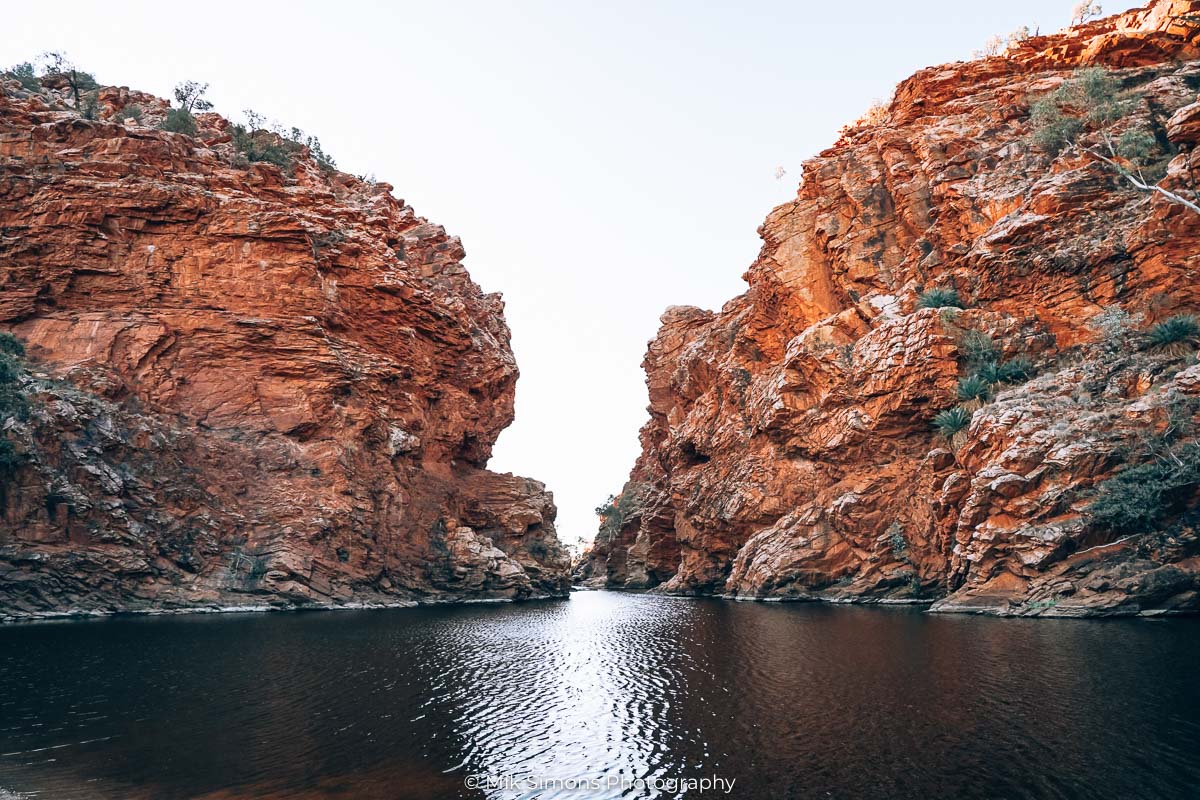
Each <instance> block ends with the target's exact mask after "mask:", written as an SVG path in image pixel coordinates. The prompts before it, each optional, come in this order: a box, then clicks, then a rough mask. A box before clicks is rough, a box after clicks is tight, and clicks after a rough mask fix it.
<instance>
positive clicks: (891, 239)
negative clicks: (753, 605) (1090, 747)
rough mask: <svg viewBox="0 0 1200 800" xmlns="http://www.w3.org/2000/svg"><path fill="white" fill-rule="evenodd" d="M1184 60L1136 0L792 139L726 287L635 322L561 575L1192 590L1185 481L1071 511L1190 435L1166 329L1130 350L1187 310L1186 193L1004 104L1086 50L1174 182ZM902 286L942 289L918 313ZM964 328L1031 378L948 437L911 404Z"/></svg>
mask: <svg viewBox="0 0 1200 800" xmlns="http://www.w3.org/2000/svg"><path fill="white" fill-rule="evenodd" d="M1197 58H1200V3H1196V2H1181V1H1180V0H1161V1H1160V2H1154V3H1151V4H1150V5H1149V6H1147V7H1146V8H1143V9H1138V10H1135V11H1131V12H1128V13H1125V14H1122V15H1119V16H1116V17H1111V18H1108V19H1104V20H1098V21H1096V22H1092V23H1088V24H1086V25H1082V26H1079V27H1075V28H1072V29H1069V30H1068V31H1066V32H1064V33H1061V34H1057V35H1054V36H1044V37H1036V38H1031V39H1027V40H1025V41H1022V42H1019V43H1017V44H1016V45H1015V46H1013V47H1012V48H1010V49H1009V50H1008V51H1007V52H1005V53H1004V54H1002V55H999V56H994V57H988V58H983V59H980V60H976V61H972V62H969V63H956V64H950V65H945V66H939V67H933V68H929V69H926V70H922V71H921V72H918V73H917V74H916V75H914V76H913V77H911V78H909V79H908V80H906V81H904V82H903V83H902V84H900V86H899V87H898V88H897V91H896V94H895V97H894V99H893V101H892V102H891V104H890V105H889V106H888V107H887V108H886V109H883V110H880V111H879V112H878V113H875V114H872V115H871V117H870V118H868V119H864V120H862V121H860V122H859V123H858V124H856V125H854V126H852V127H850V128H848V129H847V130H846V131H845V132H844V135H843V136H842V138H841V139H840V140H839V141H838V142H837V144H836V145H834V146H833V147H832V148H831V149H829V150H827V151H825V152H823V153H821V154H820V155H819V156H817V157H816V158H813V159H811V160H810V161H808V162H807V163H806V164H805V167H804V174H803V180H802V183H801V185H800V188H799V191H798V194H797V196H796V198H795V200H793V201H791V202H788V203H785V204H784V205H782V206H780V207H778V208H776V209H775V210H774V211H772V212H771V214H770V215H769V216H768V217H767V220H766V222H765V223H764V224H763V226H762V227H761V228H760V230H759V233H760V235H761V236H762V239H763V247H762V252H761V254H760V256H759V257H758V259H757V260H756V261H755V262H754V264H752V265H751V267H750V269H749V271H748V272H747V273H746V275H745V279H746V281H747V283H748V284H749V287H748V290H747V292H746V293H745V294H743V295H742V296H740V297H738V298H736V299H734V300H732V301H730V302H729V303H728V304H726V305H725V307H724V308H722V309H721V310H720V311H719V312H716V313H713V312H709V311H704V310H701V309H697V308H672V309H670V310H668V311H667V312H666V314H664V315H663V317H662V328H661V330H660V331H659V334H658V336H657V337H656V338H655V340H654V341H653V342H651V344H650V347H649V351H648V353H647V355H646V358H645V362H644V367H645V369H646V373H647V384H648V386H649V395H650V408H649V410H650V420H649V422H647V423H646V425H645V427H644V428H643V429H642V432H641V442H642V453H641V456H640V457H639V459H638V461H637V464H636V465H635V467H634V468H633V471H632V473H631V475H630V479H629V481H628V483H627V484H626V485H625V487H624V489H623V491H622V493H621V495H620V497H619V498H618V500H617V502H616V503H615V504H614V507H613V510H612V511H611V512H610V513H609V514H608V515H607V517H606V519H605V521H604V526H603V528H602V530H601V532H600V534H599V536H598V537H597V541H596V544H595V547H594V549H593V551H592V553H591V555H590V557H589V559H588V560H587V562H586V563H585V564H584V565H583V566H582V569H581V570H580V573H579V577H580V578H582V579H586V580H589V581H591V582H592V583H595V584H598V585H606V586H610V587H617V588H643V589H644V588H653V589H655V590H657V591H661V592H668V593H677V594H720V595H728V596H733V597H738V598H785V599H789V598H790V599H811V598H819V599H829V600H840V601H892V602H914V601H915V602H931V601H936V604H935V606H934V608H935V609H938V610H946V611H954V610H959V611H980V612H986V613H997V614H1029V615H1089V614H1134V613H1159V612H1165V611H1184V610H1195V609H1197V607H1198V599H1197V598H1198V593H1197V592H1198V590H1200V548H1198V547H1197V536H1196V533H1195V532H1194V530H1193V527H1192V526H1193V523H1194V522H1195V517H1196V514H1195V512H1194V511H1193V509H1194V508H1195V506H1196V498H1195V496H1194V491H1195V485H1194V484H1188V485H1186V486H1183V487H1182V490H1181V491H1174V492H1173V494H1172V496H1171V497H1170V502H1171V505H1170V508H1169V509H1168V513H1166V514H1165V515H1164V516H1163V518H1162V519H1161V520H1159V521H1158V523H1157V524H1156V525H1155V526H1154V529H1153V530H1150V531H1138V532H1136V535H1132V534H1131V533H1130V532H1129V531H1122V530H1112V529H1106V528H1104V527H1102V526H1100V525H1098V524H1096V522H1095V519H1094V515H1093V514H1092V513H1091V512H1089V509H1090V508H1091V507H1092V503H1094V502H1095V498H1096V497H1097V492H1098V487H1099V486H1100V484H1101V483H1102V482H1103V481H1105V480H1106V479H1108V478H1111V477H1112V476H1114V475H1116V474H1118V473H1119V471H1120V470H1121V469H1123V468H1128V467H1130V466H1134V465H1136V464H1138V463H1141V462H1145V461H1152V460H1153V459H1154V458H1156V457H1174V456H1171V455H1170V453H1171V452H1172V451H1171V448H1178V447H1180V446H1185V445H1186V444H1187V442H1188V440H1189V439H1190V437H1191V436H1192V434H1191V433H1190V431H1191V430H1192V429H1193V427H1194V424H1195V414H1196V411H1197V410H1198V409H1200V396H1198V392H1200V367H1197V366H1196V365H1195V347H1194V344H1193V345H1192V346H1190V347H1185V348H1183V350H1182V352H1181V351H1180V349H1179V348H1177V347H1176V348H1168V349H1167V350H1166V351H1162V350H1154V349H1147V348H1146V347H1145V346H1144V345H1143V343H1144V330H1145V328H1146V327H1147V326H1149V325H1151V324H1153V323H1155V322H1158V321H1161V320H1163V319H1166V318H1168V317H1170V316H1172V315H1176V314H1181V313H1193V312H1196V311H1197V310H1200V289H1198V288H1197V280H1196V278H1197V256H1196V253H1197V252H1198V250H1200V247H1198V245H1200V215H1197V214H1196V213H1193V212H1192V211H1190V210H1188V209H1186V208H1184V207H1183V206H1180V205H1178V204H1173V203H1171V202H1169V201H1168V200H1166V199H1165V198H1164V197H1162V196H1159V195H1156V194H1150V193H1144V192H1138V191H1135V190H1132V189H1130V188H1129V184H1128V183H1127V182H1126V181H1125V180H1124V179H1122V178H1121V177H1120V176H1119V175H1117V174H1115V173H1114V172H1112V171H1111V170H1107V169H1105V168H1104V167H1103V165H1100V164H1098V163H1097V162H1096V161H1095V160H1094V159H1091V158H1088V157H1084V156H1082V155H1080V154H1078V153H1077V152H1076V153H1071V152H1068V153H1066V154H1064V155H1061V156H1059V157H1057V158H1055V157H1053V156H1051V155H1049V154H1047V153H1045V152H1043V151H1042V150H1040V149H1039V148H1037V147H1035V146H1033V145H1032V144H1031V143H1030V133H1031V119H1030V105H1031V102H1032V101H1033V100H1034V99H1036V98H1038V97H1040V96H1044V95H1046V94H1047V93H1049V92H1051V91H1053V90H1054V89H1055V88H1056V87H1058V86H1059V85H1061V84H1062V83H1063V81H1066V80H1069V79H1071V78H1072V76H1073V75H1075V74H1076V70H1077V69H1079V68H1080V67H1088V66H1102V67H1105V68H1107V69H1109V70H1111V71H1112V74H1113V75H1114V76H1115V77H1116V79H1117V80H1118V81H1119V82H1120V84H1121V86H1122V88H1123V89H1124V90H1127V91H1129V92H1131V93H1132V95H1133V96H1135V97H1136V98H1137V102H1136V104H1135V108H1134V110H1133V111H1132V112H1131V113H1130V116H1129V119H1128V120H1127V121H1126V123H1125V124H1127V125H1130V126H1133V125H1140V126H1144V127H1145V129H1146V130H1149V131H1152V132H1153V134H1154V136H1155V138H1156V140H1157V145H1158V146H1159V147H1160V148H1161V149H1162V150H1163V151H1165V152H1168V153H1174V156H1173V158H1171V159H1170V163H1169V165H1167V167H1166V175H1167V177H1166V178H1165V179H1164V181H1163V183H1162V185H1163V186H1164V187H1166V188H1168V189H1172V190H1174V191H1176V192H1178V193H1179V194H1180V195H1183V196H1185V197H1188V198H1195V196H1196V195H1195V194H1193V191H1194V190H1195V189H1196V181H1197V176H1198V169H1200V149H1198V148H1196V144H1197V142H1200V105H1198V104H1196V103H1195V101H1196V94H1197V90H1198V89H1200V62H1198V61H1197V60H1196V59H1197ZM931 288H944V289H950V288H952V289H954V290H955V291H956V292H957V293H958V295H959V296H960V297H961V298H963V299H964V300H965V301H966V302H965V303H964V304H965V305H966V306H967V309H966V310H961V311H959V310H955V309H952V308H943V309H933V308H919V307H918V306H919V302H918V297H919V296H920V295H921V293H922V292H923V291H926V290H929V289H931ZM1116 309H1121V310H1123V311H1124V312H1126V313H1128V314H1129V315H1130V318H1131V319H1133V320H1138V319H1139V317H1138V315H1140V320H1141V322H1140V323H1139V324H1138V325H1127V326H1126V330H1125V331H1124V335H1125V336H1126V337H1127V340H1126V341H1125V342H1124V346H1114V345H1113V342H1112V341H1111V338H1112V337H1111V335H1109V338H1108V339H1105V335H1106V334H1105V333H1104V331H1105V330H1106V326H1105V323H1104V320H1110V321H1115V322H1120V321H1121V314H1120V313H1118V312H1117V311H1116ZM1108 327H1110V328H1111V327H1112V326H1108ZM1109 334H1111V331H1109ZM1120 335H1121V333H1120V332H1118V334H1117V336H1118V338H1119V336H1120ZM973 342H974V343H975V345H974V346H975V347H976V348H977V347H978V346H979V345H978V343H980V342H990V343H991V345H990V346H993V347H994V348H995V349H996V353H995V358H996V361H997V362H1001V361H1018V362H1020V361H1023V360H1027V361H1028V362H1029V366H1030V367H1032V373H1033V374H1034V377H1033V378H1032V379H1031V380H1024V379H1023V380H1021V381H1018V382H1016V383H1015V384H1010V385H1002V386H998V387H996V389H995V393H994V396H993V397H991V398H989V400H988V402H986V403H984V404H982V407H979V408H968V414H969V419H970V423H969V426H968V427H967V428H966V430H965V431H964V432H963V433H961V434H959V435H957V436H954V437H953V438H951V439H947V438H945V437H943V436H940V435H939V434H938V433H937V432H936V431H935V430H934V429H933V427H932V425H931V423H932V421H933V419H934V417H935V415H937V414H938V413H939V412H942V411H944V410H946V409H949V408H951V407H953V406H955V405H956V404H958V403H959V402H960V401H959V400H958V399H956V392H957V391H958V382H959V381H960V379H961V378H963V377H964V376H965V375H966V374H967V372H968V370H969V364H970V362H971V360H972V358H973V357H974V355H973V353H972V343H973ZM972 411H973V413H971V412H972ZM1163 454H1166V456H1164V455H1163ZM1179 488H1180V487H1176V489H1179Z"/></svg>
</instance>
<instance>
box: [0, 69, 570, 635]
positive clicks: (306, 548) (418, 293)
mask: <svg viewBox="0 0 1200 800" xmlns="http://www.w3.org/2000/svg"><path fill="white" fill-rule="evenodd" d="M51 84H52V82H51ZM2 89H3V90H2V91H0V329H4V330H8V331H11V332H12V333H14V334H16V336H18V337H19V338H20V339H22V340H23V341H24V342H25V344H26V345H27V348H28V354H29V358H28V364H29V369H30V375H31V377H29V378H28V379H27V380H26V382H25V387H24V389H25V391H26V392H27V393H28V394H29V397H30V401H31V403H30V404H31V413H30V415H29V418H28V419H27V420H25V421H23V422H22V421H15V422H11V423H9V429H8V430H7V432H6V436H7V438H9V440H10V441H12V442H14V443H15V447H16V449H17V451H18V452H19V454H20V455H21V463H20V466H19V467H18V468H17V470H16V472H15V474H14V475H13V476H12V477H11V479H9V480H7V481H5V483H4V485H3V487H2V489H0V616H9V617H19V616H28V615H36V614H42V613H60V612H76V611H85V612H86V611H101V612H103V611H115V610H147V609H161V608H178V607H195V606H229V605H236V606H243V605H245V606H251V605H253V606H294V605H309V604H316V605H344V604H357V603H372V604H373V603H406V602H409V601H423V600H442V599H449V600H455V599H465V598H480V597H494V598H521V597H530V596H540V595H547V594H563V593H565V591H566V589H567V577H566V569H567V566H568V563H567V556H566V553H565V551H564V550H563V549H562V548H561V547H560V545H559V543H558V541H557V538H556V536H555V529H554V517H555V507H554V503H553V499H552V497H551V495H550V494H549V493H547V492H546V491H545V488H544V486H543V485H542V484H540V483H538V482H536V481H533V480H529V479H526V478H519V477H513V476H511V475H498V474H494V473H491V472H488V471H486V470H485V468H484V467H485V465H486V463H487V460H488V457H489V455H490V452H491V448H492V444H493V442H494V441H495V439H496V436H497V435H498V434H499V432H500V431H501V430H502V429H503V428H504V427H505V426H506V425H508V424H509V423H510V422H511V421H512V418H513V393H514V386H515V382H516V379H517V366H516V364H515V362H514V359H513V356H512V352H511V350H510V348H509V331H508V328H507V326H506V325H505V322H504V318H503V303H502V301H501V299H500V297H499V295H495V294H484V293H483V292H481V291H480V289H479V287H478V286H476V285H475V284H474V283H473V282H472V281H471V279H470V277H469V276H468V275H467V273H466V271H465V270H464V268H463V267H462V265H461V263H460V262H461V260H462V258H463V256H464V252H463V248H462V246H461V245H460V243H459V241H458V239H456V238H454V237H451V236H449V235H447V234H446V232H445V230H444V229H443V228H441V227H440V226H438V225H435V224H432V223H430V222H427V221H426V220H424V219H422V218H420V217H418V216H416V214H415V213H414V212H413V210H412V209H411V208H410V207H409V206H407V205H405V204H404V203H403V202H402V201H398V200H396V199H395V198H394V197H393V196H392V194H391V187H390V186H388V185H386V184H382V183H380V184H376V183H374V182H365V181H363V180H360V179H357V178H354V177H352V176H350V175H346V174H342V173H338V172H333V171H325V170H322V169H320V168H319V165H318V164H317V163H316V162H315V161H314V160H312V159H311V158H308V157H307V155H306V154H305V153H302V154H301V156H300V157H299V158H298V160H297V162H296V164H295V173H294V175H289V174H288V172H287V171H285V170H281V169H280V168H278V167H276V166H273V165H270V164H264V163H254V164H249V165H247V164H246V163H245V161H244V159H243V160H241V161H239V159H238V158H237V156H236V154H235V153H234V152H233V149H232V148H233V145H232V144H231V143H230V136H229V135H228V133H229V127H228V123H227V122H226V121H225V120H223V119H222V118H220V117H218V116H217V115H215V114H201V115H198V120H199V125H200V130H199V136H198V137H197V138H192V137H189V136H185V135H181V134H175V133H167V132H164V131H160V130H158V129H156V128H155V127H154V126H155V123H156V122H157V121H159V120H161V119H162V118H163V116H164V115H165V113H166V110H167V105H166V103H165V102H163V101H161V100H159V99H156V98H154V97H151V96H149V95H145V94H142V93H139V92H130V91H129V90H127V89H117V88H107V89H101V90H100V92H99V98H98V99H99V103H98V113H97V114H96V116H97V117H98V119H97V120H96V121H89V120H87V119H83V118H81V116H80V114H78V113H77V112H76V111H74V110H73V109H71V108H69V107H68V106H69V105H70V98H69V94H68V92H67V91H66V89H65V87H58V88H57V89H56V88H55V87H54V86H53V85H51V86H50V87H49V89H48V90H47V91H45V92H44V93H42V94H33V93H29V92H26V91H23V90H22V89H21V85H20V84H19V83H17V82H15V81H10V82H7V83H4V85H3V87H2ZM134 103H136V104H137V105H139V106H140V107H141V108H142V122H141V123H140V124H139V123H135V122H132V121H129V122H118V121H117V120H118V118H119V117H120V116H121V115H120V114H117V113H116V112H117V111H118V110H121V109H123V108H125V107H127V106H128V105H129V104H134Z"/></svg>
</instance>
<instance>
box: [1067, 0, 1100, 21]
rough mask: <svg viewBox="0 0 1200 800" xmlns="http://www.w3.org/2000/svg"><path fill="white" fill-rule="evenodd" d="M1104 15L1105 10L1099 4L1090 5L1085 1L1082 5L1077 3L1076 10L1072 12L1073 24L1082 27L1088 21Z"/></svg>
mask: <svg viewBox="0 0 1200 800" xmlns="http://www.w3.org/2000/svg"><path fill="white" fill-rule="evenodd" d="M1103 13H1104V9H1103V8H1101V7H1100V4H1099V3H1089V2H1087V0H1083V2H1081V3H1076V4H1075V8H1074V9H1073V10H1072V11H1071V24H1072V25H1082V24H1083V23H1085V22H1087V21H1088V20H1092V19H1096V18H1097V17H1099V16H1100V15H1102V14H1103Z"/></svg>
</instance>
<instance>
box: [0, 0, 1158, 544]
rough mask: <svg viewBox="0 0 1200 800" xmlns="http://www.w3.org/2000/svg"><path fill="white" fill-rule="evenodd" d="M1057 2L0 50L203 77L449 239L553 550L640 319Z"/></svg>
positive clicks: (163, 90)
mask: <svg viewBox="0 0 1200 800" xmlns="http://www.w3.org/2000/svg"><path fill="white" fill-rule="evenodd" d="M1127 2H1129V4H1130V5H1133V4H1134V2H1133V0H1127ZM1072 5H1073V2H1072V0H1040V1H1039V0H1006V2H1003V3H990V2H989V3H981V2H963V1H962V0H909V2H905V3H896V2H890V1H889V2H885V1H884V0H857V2H854V3H846V4H842V3H837V2H828V1H827V0H823V1H822V2H819V3H814V2H773V1H770V0H739V2H726V3H722V2H674V1H667V2H624V1H621V0H618V2H608V3H596V2H572V0H544V1H542V2H526V1H525V0H508V2H483V1H482V0H480V1H477V2H476V1H472V2H455V1H454V0H441V1H439V0H423V1H422V2H404V0H401V1H400V2H378V3H375V2H364V1H358V2H356V1H355V0H342V2H337V3H317V2H290V3H266V2H223V1H221V0H207V1H206V2H204V3H200V4H187V5H184V4H177V3H166V2H125V1H124V0H106V2H103V3H94V2H61V1H60V2H55V3H35V2H25V3H18V4H12V5H10V6H9V7H7V8H6V9H5V11H4V25H3V27H0V64H3V65H8V64H11V63H14V62H17V61H23V60H27V59H31V58H32V57H34V56H36V55H37V54H38V53H40V52H42V51H44V50H51V49H53V50H65V51H67V53H68V54H69V55H70V56H71V57H72V58H73V59H74V60H75V61H76V62H77V63H78V64H79V65H80V66H82V67H84V68H85V69H88V70H89V71H91V72H93V73H95V74H96V76H97V78H98V79H100V80H101V81H102V82H105V83H111V84H125V85H129V86H132V87H135V88H138V89H143V90H146V91H150V92H154V93H156V94H158V95H160V96H164V97H169V96H170V95H171V90H172V87H173V86H174V84H175V83H177V82H178V81H181V80H185V79H194V80H198V81H207V82H208V83H210V84H211V89H210V91H209V97H210V99H211V100H213V101H214V102H215V104H216V110H217V111H219V112H221V113H223V114H224V115H226V116H230V117H235V118H238V117H240V112H241V110H242V109H246V108H253V109H255V110H257V111H259V112H260V113H263V114H265V115H266V116H267V117H268V118H273V119H277V120H279V121H280V122H283V123H284V124H286V125H287V126H289V127H290V126H292V125H296V126H299V127H301V128H304V129H305V130H306V131H309V132H312V133H315V134H317V135H318V136H320V138H321V141H322V143H323V144H324V145H325V149H326V151H328V152H330V153H331V154H332V155H333V156H334V157H335V158H336V159H337V161H338V165H339V166H340V167H341V168H342V169H344V170H346V171H348V172H353V173H360V174H361V173H374V174H375V175H376V176H377V177H378V178H379V179H380V180H385V181H387V182H389V183H392V184H394V185H395V187H396V194H397V196H399V197H402V198H404V199H405V200H407V201H408V202H409V203H411V204H412V205H413V206H414V207H415V208H416V210H417V212H418V213H419V214H421V215H423V216H426V217H428V218H429V219H431V220H434V221H436V222H438V223H441V224H442V225H444V226H446V228H447V229H448V230H449V231H450V232H451V233H453V234H456V235H459V236H461V237H462V239H463V243H464V245H465V246H466V250H467V260H466V266H467V267H468V269H469V270H470V271H471V274H472V276H474V278H475V280H476V281H478V282H479V283H480V284H482V285H483V287H484V288H485V289H486V290H489V291H502V292H503V293H504V296H505V298H506V300H507V303H508V310H507V317H508V322H509V325H510V326H511V327H512V330H513V347H514V349H515V351H516V355H517V361H518V363H519V364H520V366H521V372H522V378H521V380H520V382H519V384H518V387H517V421H516V423H515V424H514V425H513V426H512V427H511V428H510V429H508V430H507V431H506V432H505V433H504V434H503V435H502V436H501V438H500V442H499V445H498V447H497V449H496V456H495V458H494V459H493V461H492V465H491V466H492V468H493V469H497V470H500V471H511V472H516V473H519V474H523V475H528V476H531V477H535V478H538V479H540V480H542V481H545V482H546V483H547V484H548V485H549V487H550V488H551V489H552V490H553V491H554V493H555V496H556V498H557V500H558V505H559V509H560V514H559V531H560V536H561V537H562V539H563V541H565V542H571V541H574V540H575V539H576V538H577V537H580V536H582V537H585V538H588V539H590V538H591V536H592V534H593V532H594V529H595V524H596V520H595V518H594V515H593V513H592V509H593V508H594V507H595V506H596V505H598V504H599V503H600V502H601V501H602V500H603V499H604V498H605V497H606V496H607V495H608V494H610V493H611V492H615V491H617V490H618V489H619V487H620V486H621V484H622V483H623V482H624V480H625V478H626V476H627V474H628V471H629V468H630V466H632V464H633V461H634V458H635V457H636V456H637V453H638V439H637V432H638V429H639V428H640V427H641V425H642V423H643V422H644V421H645V419H646V411H645V406H646V402H647V400H646V389H645V385H644V383H643V374H642V371H641V368H640V366H639V365H640V363H641V360H642V355H643V353H644V351H645V347H646V342H647V340H649V339H650V338H651V337H652V336H653V335H654V333H655V331H656V329H657V327H658V317H659V315H660V314H661V313H662V311H663V310H664V309H665V308H666V307H667V306H668V305H673V304H674V305H683V304H690V305H698V306H702V307H705V308H717V307H720V306H721V305H722V304H723V303H724V302H725V301H726V300H728V299H730V298H731V297H733V296H734V295H736V294H738V293H740V292H741V291H742V288H743V284H742V281H741V278H740V276H741V274H742V272H743V271H744V270H745V268H746V267H747V266H748V265H749V264H750V262H751V261H753V260H754V257H755V256H756V254H757V253H758V248H759V240H758V236H757V234H756V233H755V231H756V229H757V227H758V226H759V224H760V223H761V222H762V220H763V218H764V217H765V216H766V214H767V212H768V211H769V210H770V209H771V208H772V207H773V206H775V205H777V204H779V203H781V202H783V201H785V200H787V199H788V198H790V197H791V196H793V194H794V193H795V187H796V181H797V180H798V178H799V175H800V169H799V167H800V164H801V162H802V160H803V159H805V158H807V157H809V156H811V155H813V154H815V153H817V152H819V151H820V150H822V149H823V148H825V147H827V146H829V145H830V144H832V143H833V141H834V140H835V139H836V135H837V130H838V129H839V128H840V127H841V126H842V125H843V124H845V123H847V122H849V121H851V120H853V119H855V118H856V117H857V116H859V114H861V113H862V111H864V110H865V109H866V108H867V107H868V106H869V105H870V103H871V101H872V100H873V99H876V98H884V97H887V96H889V95H890V93H891V90H892V87H893V86H894V85H895V84H896V83H897V82H898V81H900V80H901V79H903V78H905V77H907V76H908V75H909V74H911V73H912V72H913V71H914V70H916V69H919V68H921V67H924V66H928V65H931V64H938V63H941V62H945V61H953V60H956V59H961V58H969V57H970V55H971V53H972V52H973V51H974V50H976V49H978V48H979V47H981V46H982V45H983V43H984V42H985V41H986V40H987V39H988V38H989V37H990V36H991V35H993V34H996V33H1004V32H1007V31H1011V30H1013V29H1014V28H1017V27H1018V26H1020V25H1026V24H1027V25H1030V26H1031V27H1036V26H1037V25H1039V24H1040V26H1041V28H1042V30H1043V32H1048V31H1053V30H1057V29H1058V28H1060V27H1062V26H1063V25H1065V24H1066V23H1067V20H1068V17H1069V16H1070V9H1071V6H1072ZM1123 8H1124V4H1122V6H1121V7H1120V8H1118V7H1116V6H1114V7H1112V8H1107V9H1106V10H1107V11H1109V12H1115V11H1118V10H1123ZM780 165H781V166H783V167H784V168H785V169H787V170H788V174H787V176H785V177H784V178H783V179H782V180H778V181H777V180H776V179H775V177H774V171H775V167H776V166H780Z"/></svg>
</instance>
